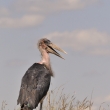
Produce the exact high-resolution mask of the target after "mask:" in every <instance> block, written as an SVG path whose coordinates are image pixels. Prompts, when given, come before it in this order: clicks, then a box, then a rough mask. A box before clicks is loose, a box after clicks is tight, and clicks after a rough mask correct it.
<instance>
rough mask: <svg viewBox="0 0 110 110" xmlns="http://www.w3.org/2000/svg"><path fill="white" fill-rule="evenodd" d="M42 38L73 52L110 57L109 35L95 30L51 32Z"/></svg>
mask: <svg viewBox="0 0 110 110" xmlns="http://www.w3.org/2000/svg"><path fill="white" fill-rule="evenodd" d="M44 37H46V38H49V39H51V40H52V41H54V42H56V43H57V44H58V45H61V46H63V47H68V48H72V49H73V50H74V51H79V52H85V53H89V54H94V55H110V44H109V42H110V37H109V35H108V34H106V33H105V32H100V31H97V30H95V29H90V30H76V31H72V32H53V33H50V34H48V35H45V36H44Z"/></svg>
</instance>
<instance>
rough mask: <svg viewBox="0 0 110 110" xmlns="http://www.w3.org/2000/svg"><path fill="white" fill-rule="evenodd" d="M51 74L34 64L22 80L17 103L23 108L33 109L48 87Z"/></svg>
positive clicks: (41, 66) (39, 65) (43, 67)
mask: <svg viewBox="0 0 110 110" xmlns="http://www.w3.org/2000/svg"><path fill="white" fill-rule="evenodd" d="M50 80H51V74H50V72H49V70H48V69H47V68H46V67H45V66H44V65H43V64H39V63H34V64H33V65H32V66H31V67H30V68H29V69H28V70H27V71H26V73H25V75H24V76H23V78H22V82H21V88H20V92H19V97H18V101H17V103H18V104H19V103H20V105H21V107H22V108H23V107H24V106H25V105H26V106H28V107H30V108H32V109H34V108H36V107H37V106H38V104H39V102H40V101H41V100H42V98H43V97H44V96H46V94H47V91H48V89H49V86H50Z"/></svg>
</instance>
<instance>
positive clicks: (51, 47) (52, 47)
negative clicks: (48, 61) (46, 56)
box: [47, 43, 67, 59]
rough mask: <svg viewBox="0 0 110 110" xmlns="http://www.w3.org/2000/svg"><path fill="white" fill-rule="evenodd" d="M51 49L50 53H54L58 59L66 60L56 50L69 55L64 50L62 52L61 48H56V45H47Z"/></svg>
mask: <svg viewBox="0 0 110 110" xmlns="http://www.w3.org/2000/svg"><path fill="white" fill-rule="evenodd" d="M47 46H48V47H49V48H48V51H49V52H50V53H52V54H55V55H56V56H58V57H60V58H62V59H64V58H63V57H62V56H61V55H60V54H59V53H58V52H57V51H55V50H54V49H56V50H58V51H60V52H63V53H65V54H67V53H66V52H65V51H64V50H62V49H61V48H59V47H58V46H56V45H55V44H53V43H50V44H48V45H47Z"/></svg>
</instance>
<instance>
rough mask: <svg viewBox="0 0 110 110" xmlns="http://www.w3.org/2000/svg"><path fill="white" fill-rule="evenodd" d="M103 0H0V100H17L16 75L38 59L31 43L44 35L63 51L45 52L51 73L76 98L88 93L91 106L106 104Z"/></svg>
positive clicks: (109, 53)
mask: <svg viewBox="0 0 110 110" xmlns="http://www.w3.org/2000/svg"><path fill="white" fill-rule="evenodd" d="M109 4H110V1H109V0H46V1H45V0H5V1H3V0H2V1H0V76H1V77H0V103H1V104H2V101H3V100H6V102H7V104H8V105H7V106H8V109H9V110H12V109H14V107H15V106H16V104H17V98H18V94H19V89H20V84H21V79H22V77H23V75H24V74H25V72H26V71H27V69H28V68H29V67H30V66H31V65H32V64H33V63H35V62H39V61H40V58H41V56H40V53H39V51H38V49H37V42H38V40H39V39H41V38H48V39H50V40H51V41H52V42H53V43H55V44H57V45H58V46H59V47H61V48H62V49H64V50H65V51H66V52H67V53H68V54H67V55H65V54H62V53H61V55H62V56H63V57H64V58H65V60H62V59H60V58H58V57H56V56H54V55H50V57H51V64H52V69H53V71H54V74H55V77H54V78H52V81H51V86H50V90H53V89H54V88H56V87H59V86H61V85H62V84H64V88H65V89H64V92H65V93H66V94H69V93H71V94H72V93H75V96H76V97H77V99H78V100H83V99H84V98H85V97H88V99H89V98H90V97H91V93H92V91H93V96H92V98H93V99H92V100H93V102H94V107H93V110H97V109H98V107H99V106H100V104H101V103H102V102H106V103H105V104H104V106H105V107H106V106H107V104H110V87H109V83H110V80H109V79H110V67H109V65H110V14H109V10H110V7H109Z"/></svg>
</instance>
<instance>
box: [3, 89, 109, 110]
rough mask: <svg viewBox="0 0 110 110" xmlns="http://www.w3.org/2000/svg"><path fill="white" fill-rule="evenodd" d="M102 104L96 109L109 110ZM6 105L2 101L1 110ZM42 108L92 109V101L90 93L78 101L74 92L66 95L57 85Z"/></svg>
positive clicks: (44, 109)
mask: <svg viewBox="0 0 110 110" xmlns="http://www.w3.org/2000/svg"><path fill="white" fill-rule="evenodd" d="M103 104H104V103H102V104H101V105H100V107H99V108H98V109H97V110H110V108H109V105H107V107H106V108H104V107H103ZM6 107H7V103H6V101H3V102H2V106H1V110H7V109H6ZM8 110H9V109H8ZM14 110H15V109H14ZM16 110H18V109H16ZM36 110H39V108H36ZM43 110H94V109H93V102H92V94H91V98H90V99H89V100H88V98H87V97H86V98H85V99H84V100H82V101H78V100H77V99H76V98H75V95H74V94H73V95H69V94H68V95H66V94H64V89H63V88H62V87H59V88H57V89H55V90H53V91H49V92H48V94H47V96H46V98H45V100H44V104H43ZM95 110H96V109H95Z"/></svg>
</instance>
